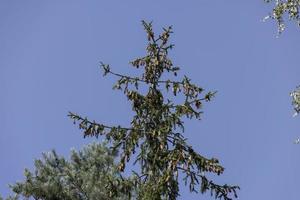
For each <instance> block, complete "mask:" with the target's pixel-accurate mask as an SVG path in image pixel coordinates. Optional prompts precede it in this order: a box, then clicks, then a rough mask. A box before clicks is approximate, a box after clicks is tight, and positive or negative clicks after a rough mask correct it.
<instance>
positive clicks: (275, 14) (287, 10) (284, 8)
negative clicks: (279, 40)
mask: <svg viewBox="0 0 300 200" xmlns="http://www.w3.org/2000/svg"><path fill="white" fill-rule="evenodd" d="M272 1H274V0H265V2H267V3H270V2H272ZM299 8H300V0H275V7H274V8H273V11H272V13H270V14H269V15H268V16H267V17H265V19H264V20H266V19H268V18H271V19H274V20H276V21H277V24H278V34H281V33H282V32H283V31H284V29H285V22H284V15H285V14H287V15H288V18H289V20H294V21H296V22H297V24H298V25H299V26H300V18H299Z"/></svg>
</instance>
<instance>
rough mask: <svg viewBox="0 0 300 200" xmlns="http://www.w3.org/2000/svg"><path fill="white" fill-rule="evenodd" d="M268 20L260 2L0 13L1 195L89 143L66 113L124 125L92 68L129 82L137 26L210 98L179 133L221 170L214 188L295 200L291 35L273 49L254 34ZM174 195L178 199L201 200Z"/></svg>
mask: <svg viewBox="0 0 300 200" xmlns="http://www.w3.org/2000/svg"><path fill="white" fill-rule="evenodd" d="M270 10H271V6H270V5H267V4H265V3H264V2H263V1H262V0H258V1H237V0H234V1H217V0H210V1H204V0H201V1H199V0H191V1H188V2H183V1H174V0H173V1H171V0H165V1H141V0H130V1H117V0H110V1H99V0H98V1H96V0H89V1H79V0H72V1H71V0H65V1H55V0H54V1H33V0H28V1H15V0H3V1H0V91H1V98H0V113H1V115H0V158H1V165H0V194H2V195H4V196H7V195H8V194H9V189H8V187H7V184H8V183H13V182H15V181H16V180H22V179H23V169H24V168H25V167H28V168H32V167H33V160H34V158H38V157H40V156H41V153H42V152H44V151H49V150H51V149H53V148H54V149H56V150H57V152H58V153H59V154H62V155H65V156H68V155H69V151H70V149H71V148H73V147H74V148H77V149H78V148H80V147H82V145H84V144H87V143H89V142H90V141H91V140H92V139H83V138H82V135H81V132H80V131H79V130H78V129H77V127H75V126H74V125H73V124H72V121H71V120H69V119H68V117H67V113H68V111H73V112H77V113H80V114H82V115H83V116H89V117H90V118H91V119H95V120H97V121H99V122H106V123H114V124H121V125H126V124H127V123H128V121H129V116H130V114H128V113H131V110H130V106H129V103H128V102H127V101H126V98H125V97H124V96H123V95H122V93H121V92H118V91H112V90H111V87H112V84H113V83H114V79H113V78H103V77H102V75H101V71H100V69H99V61H103V62H105V63H109V64H110V65H111V67H112V68H113V69H114V70H116V71H119V72H124V73H131V72H133V71H132V69H131V68H130V67H129V65H128V62H129V61H131V60H133V59H134V58H136V57H139V56H142V55H144V53H145V51H144V48H145V44H146V43H145V42H146V36H145V33H144V31H143V30H142V26H141V22H140V21H141V20H142V19H144V20H148V21H153V22H154V28H155V30H156V31H157V32H159V31H161V27H163V26H169V25H173V27H174V34H173V36H172V41H173V43H175V49H174V50H173V51H172V52H171V54H170V56H171V58H172V59H173V61H174V63H175V64H176V65H179V66H181V68H182V72H181V73H183V74H186V75H188V76H189V77H190V78H191V79H192V80H193V81H194V82H195V83H197V84H199V85H201V86H202V87H203V88H205V89H207V90H217V91H218V93H217V95H216V98H215V99H214V100H213V101H212V102H211V103H209V104H207V105H206V106H205V108H204V112H205V113H204V115H203V120H202V121H200V122H199V121H189V122H187V123H186V126H187V127H186V136H187V137H188V138H189V142H190V143H191V144H192V145H193V146H194V147H195V149H197V150H198V152H200V153H201V154H203V155H205V156H208V157H217V158H219V160H220V161H221V163H222V164H223V166H225V168H226V169H225V173H224V174H223V175H222V176H220V177H214V180H215V181H216V182H219V183H231V184H238V185H240V186H241V188H242V189H241V191H240V192H239V197H240V198H239V199H243V200H252V199H272V200H282V199H288V200H297V199H299V192H298V191H299V185H300V173H299V172H298V171H299V165H300V150H299V148H300V146H299V145H294V144H293V140H294V139H295V138H297V137H298V136H299V135H300V124H299V120H300V119H299V117H298V118H297V117H296V118H292V114H293V110H292V106H291V98H290V97H289V92H290V91H292V90H293V89H294V88H295V86H296V85H298V84H300V78H299V74H300V68H299V52H300V46H299V45H298V44H300V37H299V33H300V32H299V31H300V30H299V29H297V27H296V26H294V25H292V24H288V29H287V30H286V31H285V32H284V33H283V34H282V36H281V37H280V38H276V24H275V22H272V21H267V22H265V23H262V22H261V19H262V18H263V17H264V16H266V15H267V14H268V12H269V11H270ZM181 189H182V190H181V191H182V192H181V198H180V199H211V198H210V197H209V195H204V196H202V195H199V194H189V192H188V190H187V189H185V188H181Z"/></svg>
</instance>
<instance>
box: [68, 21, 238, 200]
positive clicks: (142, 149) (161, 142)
mask: <svg viewBox="0 0 300 200" xmlns="http://www.w3.org/2000/svg"><path fill="white" fill-rule="evenodd" d="M142 24H143V27H144V29H145V31H146V34H147V41H148V44H147V47H146V52H147V53H146V55H145V56H144V57H140V58H137V59H135V60H133V61H132V62H130V64H131V65H132V66H133V67H134V68H140V69H141V70H142V71H143V72H142V74H141V75H140V76H136V77H134V76H130V75H125V74H120V73H117V72H115V71H113V70H112V69H111V67H110V65H107V64H104V63H101V67H102V68H103V70H104V75H113V76H115V77H116V78H118V80H117V82H116V84H115V85H114V87H113V88H114V89H117V90H121V91H123V92H124V94H125V95H126V97H127V99H128V100H129V101H130V102H131V104H132V110H133V112H134V116H133V118H132V120H131V123H130V125H128V127H122V126H118V125H107V124H102V123H98V122H96V121H94V120H90V119H88V118H86V117H82V116H80V115H77V114H74V113H69V116H70V118H71V119H72V120H74V123H77V124H78V125H79V128H80V129H82V130H83V134H84V137H98V136H102V135H103V136H105V137H106V139H107V140H108V141H109V142H110V144H111V146H112V148H113V149H116V150H118V151H119V152H120V157H119V164H118V170H119V171H120V172H123V171H124V170H125V168H126V164H127V163H128V162H129V160H130V159H131V160H132V161H133V162H134V164H138V165H139V167H140V168H139V170H138V171H133V175H134V180H133V182H132V183H133V185H134V187H136V190H137V196H136V199H141V200H161V199H170V200H175V199H177V198H178V196H179V182H180V181H181V180H183V181H184V182H185V184H186V185H188V186H189V189H190V191H191V192H197V191H200V192H201V193H204V192H206V191H210V192H211V195H213V196H214V197H215V198H219V199H224V200H229V199H231V198H232V197H237V194H236V190H237V189H239V187H238V186H230V185H227V184H225V185H219V184H216V183H215V182H213V181H212V180H210V179H209V178H208V177H207V173H212V174H216V175H220V174H222V173H223V172H224V167H223V166H221V165H220V163H219V161H218V159H216V158H206V157H204V156H203V155H201V154H199V153H197V152H196V151H195V150H194V148H193V147H192V146H191V145H189V144H188V143H187V139H186V137H185V136H184V130H185V129H184V120H185V119H197V120H200V118H201V116H202V109H201V108H202V106H203V104H204V103H205V102H208V101H210V100H211V99H212V97H213V96H214V94H215V92H207V93H204V89H203V88H201V87H199V86H197V85H196V84H194V83H193V82H192V81H191V79H189V78H188V77H187V76H183V77H182V78H180V79H179V78H178V77H179V76H177V75H178V73H179V70H180V68H179V67H177V66H175V65H173V62H172V61H171V60H170V58H169V57H168V53H169V51H170V50H171V49H172V48H173V47H174V45H172V44H169V37H170V34H172V27H167V28H164V29H163V32H162V33H161V34H160V35H158V36H155V34H154V32H153V30H152V23H147V22H145V21H142ZM171 77H173V78H171ZM174 79H175V80H174ZM141 87H142V90H141ZM178 102H179V103H178ZM181 178H182V179H181ZM119 184H120V185H122V182H119ZM116 187H118V185H116ZM128 192H130V190H128Z"/></svg>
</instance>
